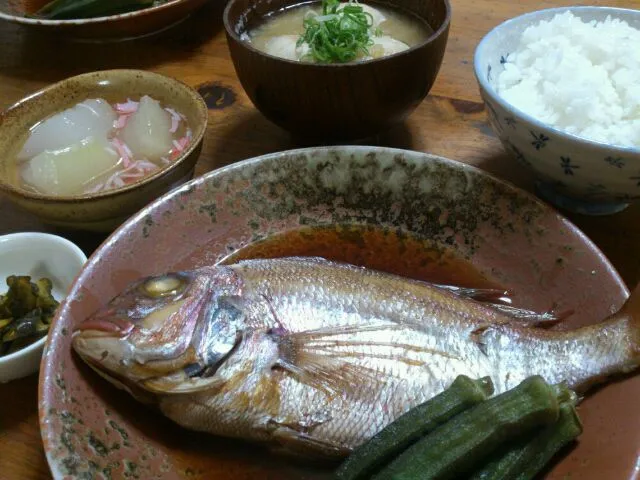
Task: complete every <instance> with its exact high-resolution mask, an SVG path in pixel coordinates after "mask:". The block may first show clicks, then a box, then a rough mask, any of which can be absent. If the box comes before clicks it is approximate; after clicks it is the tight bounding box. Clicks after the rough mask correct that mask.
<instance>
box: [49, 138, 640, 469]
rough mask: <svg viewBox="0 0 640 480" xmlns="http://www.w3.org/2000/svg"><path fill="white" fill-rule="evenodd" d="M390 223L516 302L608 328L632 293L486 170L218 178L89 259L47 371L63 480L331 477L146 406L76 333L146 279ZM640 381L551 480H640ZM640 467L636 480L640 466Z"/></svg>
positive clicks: (292, 166)
mask: <svg viewBox="0 0 640 480" xmlns="http://www.w3.org/2000/svg"><path fill="white" fill-rule="evenodd" d="M332 223H357V224H367V225H379V226H383V227H390V228H394V229H401V230H403V231H408V232H413V233H414V234H416V235H418V236H422V237H426V238H429V239H431V240H432V241H433V242H435V244H436V245H439V246H441V247H442V248H451V249H453V250H454V251H455V252H456V254H457V255H458V256H460V257H463V258H465V259H467V260H469V261H470V262H471V263H472V264H473V265H474V266H475V267H476V268H477V269H479V270H480V271H481V272H482V273H484V274H485V275H486V276H488V277H489V278H490V279H493V280H495V281H497V282H499V283H500V284H503V285H505V286H508V287H509V288H510V289H512V290H513V291H514V292H515V293H516V299H517V304H519V305H521V306H524V307H529V308H535V309H539V310H545V309H548V308H550V307H551V306H552V305H554V304H555V305H556V306H557V307H558V308H561V309H564V308H571V309H574V310H575V311H576V314H575V315H574V316H572V317H571V318H570V319H569V320H568V321H567V322H566V323H565V324H564V325H563V328H572V327H575V326H577V325H582V324H587V323H593V322H596V321H598V320H600V319H602V318H604V317H605V316H607V315H608V314H609V313H611V312H613V311H614V310H616V309H617V308H618V307H620V305H621V304H622V303H623V300H624V299H625V298H626V296H627V290H626V288H625V286H624V285H623V283H622V281H621V280H620V277H619V276H618V275H617V273H616V272H615V271H614V269H613V268H612V267H611V265H610V264H609V263H608V262H607V260H606V259H605V258H604V257H603V256H602V254H601V253H600V252H599V251H598V250H597V249H596V247H595V246H594V245H593V244H592V243H591V242H590V241H589V240H588V239H587V238H585V236H584V235H583V234H582V233H581V232H580V231H578V230H577V229H576V228H575V227H574V226H573V225H571V224H570V223H569V222H567V221H566V220H564V219H563V218H562V217H560V216H558V215H557V214H556V213H555V212H554V211H552V210H550V209H549V208H547V207H546V206H544V205H543V204H542V203H540V202H539V201H537V200H536V199H535V198H533V197H532V196H530V195H528V194H526V193H524V192H521V191H519V190H517V189H515V188H514V187H512V186H510V185H507V184H505V183H502V182H500V181H498V180H496V179H494V178H492V177H490V176H488V175H486V174H484V173H482V172H480V171H479V170H476V169H474V168H471V167H468V166H465V165H462V164H460V163H456V162H452V161H449V160H446V159H442V158H437V157H433V156H429V155H425V154H420V153H416V152H406V151H400V150H389V149H382V148H370V147H335V148H320V149H307V150H297V151H292V152H285V153H278V154H272V155H267V156H264V157H260V158H256V159H253V160H248V161H245V162H241V163H238V164H235V165H232V166H230V167H227V168H224V169H221V170H218V171H215V172H211V173H210V174H208V175H206V176H204V177H201V178H197V179H195V180H193V181H192V182H190V183H188V184H185V185H184V186H182V187H180V188H178V189H177V190H174V191H172V192H171V193H169V194H167V195H166V196H164V197H162V198H160V199H159V200H158V201H156V202H154V203H153V204H151V205H150V206H148V207H147V208H145V209H144V210H142V211H141V212H139V213H138V214H137V215H135V216H134V217H133V218H131V219H130V220H129V221H128V222H127V223H126V224H125V225H123V226H122V227H121V228H120V229H119V230H117V231H116V232H115V233H114V234H113V235H112V236H111V237H110V238H109V239H108V240H107V241H106V242H105V243H104V244H103V245H102V247H101V248H100V249H99V250H98V251H97V252H96V253H95V254H94V255H93V256H92V257H91V258H90V260H89V262H88V263H87V265H86V266H85V268H84V270H83V271H82V273H81V274H80V276H79V278H78V279H77V280H76V282H75V285H74V287H73V289H72V291H71V293H70V295H69V297H68V299H67V301H65V302H64V305H63V306H62V308H61V309H60V313H59V315H58V317H57V319H56V321H55V323H54V325H53V327H52V333H51V335H50V338H49V343H48V345H47V347H46V353H45V355H44V357H43V364H42V369H41V377H40V422H41V427H42V436H43V440H44V446H45V450H46V454H47V458H48V460H49V464H50V466H51V469H52V471H53V474H54V477H55V478H56V479H63V478H91V479H92V478H105V479H112V478H113V479H116V478H141V479H156V478H157V479H160V478H162V479H194V478H196V479H198V478H201V479H256V478H260V479H267V478H273V479H297V478H325V477H326V476H327V472H326V471H323V470H322V468H320V467H317V468H316V467H309V466H307V465H302V464H300V463H296V462H294V461H292V460H290V459H285V458H281V457H277V456H274V455H271V454H269V453H267V452H266V451H265V450H263V449H262V448H261V447H259V446H256V445H250V444H248V443H244V442H240V441H231V440H228V439H220V438H216V437H213V436H208V435H203V434H198V433H193V432H190V431H186V430H183V429H181V428H179V427H178V426H176V425H174V424H172V423H171V422H170V421H168V420H167V419H165V418H163V417H162V416H160V415H159V414H157V413H156V412H154V411H151V410H149V409H147V408H146V407H144V406H142V405H139V404H137V403H136V402H135V401H134V400H133V399H132V398H130V397H129V396H128V395H127V394H125V393H123V392H122V391H119V390H116V389H115V388H112V387H111V386H110V385H108V384H107V383H106V382H105V381H103V380H102V379H100V378H99V377H98V376H97V375H95V374H94V373H93V372H91V371H90V370H89V369H88V368H86V367H85V366H84V365H83V364H82V363H81V362H80V361H79V360H78V358H77V357H76V356H75V355H72V353H71V350H70V340H71V335H70V332H71V331H72V329H73V327H74V326H75V325H77V324H78V323H80V322H81V321H82V320H83V319H84V318H85V317H86V316H88V315H89V314H90V313H91V312H93V311H94V310H95V309H96V308H97V307H99V306H100V305H102V304H104V303H105V302H107V301H108V300H109V299H110V298H111V297H112V296H113V295H115V294H116V293H118V292H119V291H120V290H121V289H122V288H123V287H124V286H125V285H126V284H127V283H128V282H130V281H132V280H134V279H137V278H138V277H140V276H142V275H150V274H157V273H160V272H163V271H166V270H173V269H184V268H193V267H197V266H201V265H205V264H211V263H214V262H216V261H218V260H219V259H221V258H222V257H224V256H226V255H227V254H228V253H229V252H231V251H234V250H236V249H238V248H240V247H242V246H244V245H246V244H248V243H250V242H252V241H255V240H257V239H261V238H264V237H265V236H269V235H271V234H273V233H276V232H281V231H284V230H287V229H295V228H299V227H300V226H302V225H304V226H309V225H326V224H332ZM638 398H640V376H637V377H633V378H630V379H627V380H624V381H621V382H618V383H615V384H611V385H608V386H607V387H606V388H604V389H601V390H600V391H598V392H596V393H594V394H593V395H591V396H590V397H589V398H588V399H587V400H586V401H585V402H584V403H583V404H582V406H581V407H580V414H581V417H582V419H583V421H584V426H585V433H584V435H583V436H582V438H581V441H580V443H579V446H578V447H577V448H575V449H573V450H572V451H570V452H567V454H566V456H565V457H564V459H563V461H562V462H560V463H559V464H557V465H555V466H554V468H553V470H552V471H551V472H550V474H549V478H554V479H565V478H568V477H567V475H569V474H571V478H580V479H583V480H584V479H592V480H595V479H598V480H599V479H602V478H616V479H630V478H634V475H636V474H634V472H635V471H636V470H635V469H636V468H637V467H636V463H637V457H638V445H640V415H638V411H637V401H638V400H637V399H638ZM636 473H637V472H636Z"/></svg>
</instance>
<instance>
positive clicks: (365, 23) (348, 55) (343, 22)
mask: <svg viewBox="0 0 640 480" xmlns="http://www.w3.org/2000/svg"><path fill="white" fill-rule="evenodd" d="M303 25H304V33H303V34H302V35H301V36H300V38H299V39H298V42H297V45H298V46H301V45H302V44H304V43H307V44H308V45H309V49H310V52H309V54H308V56H309V57H310V58H311V59H312V60H314V61H316V62H319V63H344V62H350V61H353V60H355V59H356V58H357V57H358V55H368V54H369V50H368V47H370V46H371V45H373V40H372V39H371V35H372V31H371V30H372V27H373V17H372V16H371V14H370V13H368V12H365V11H364V9H363V8H362V7H361V6H360V5H358V4H357V2H356V1H354V0H350V1H349V2H348V3H346V4H342V7H341V3H340V1H339V0H322V15H309V16H307V18H305V19H304V21H303Z"/></svg>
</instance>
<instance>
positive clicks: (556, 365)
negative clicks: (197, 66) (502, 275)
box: [73, 258, 640, 456]
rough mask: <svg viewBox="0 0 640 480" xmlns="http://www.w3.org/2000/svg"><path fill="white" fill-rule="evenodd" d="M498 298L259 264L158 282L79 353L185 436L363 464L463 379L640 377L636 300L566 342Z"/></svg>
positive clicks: (99, 325)
mask: <svg viewBox="0 0 640 480" xmlns="http://www.w3.org/2000/svg"><path fill="white" fill-rule="evenodd" d="M490 293H491V292H487V291H474V290H465V289H459V290H456V289H452V288H445V287H442V286H435V285H431V284H428V283H425V282H420V281H415V280H409V279H406V278H402V277H398V276H394V275H389V274H385V273H380V272H375V271H371V270H367V269H364V268H360V267H355V266H351V265H345V264H338V263H333V262H329V261H326V260H322V259H318V258H286V259H268V260H247V261H243V262H240V263H237V264H235V265H228V266H213V267H205V268H200V269H197V270H193V271H189V272H179V273H170V274H166V275H163V276H159V277H152V278H146V279H143V280H141V281H139V282H137V283H135V284H133V285H131V286H130V287H129V288H128V289H127V290H125V291H124V292H123V293H122V294H121V295H119V296H118V297H116V298H115V299H113V300H112V301H111V302H110V303H109V304H108V305H107V306H106V307H105V308H104V309H103V310H101V311H99V312H97V313H96V314H95V315H94V316H92V317H91V318H89V319H87V320H86V321H85V322H84V323H82V324H81V325H80V326H79V327H78V328H77V329H76V331H75V333H74V338H73V347H74V348H75V350H76V351H77V352H78V353H79V354H80V356H81V357H82V358H83V359H84V360H85V361H86V362H87V363H88V364H89V365H90V366H91V367H93V368H94V369H95V370H96V371H97V372H98V373H100V374H101V375H102V376H103V377H105V378H106V379H108V380H109V381H111V382H112V383H114V384H115V385H116V386H118V387H120V388H124V389H126V390H128V391H129V392H130V393H131V394H133V395H134V396H135V397H136V398H137V399H139V400H141V401H144V402H149V403H153V404H154V405H157V407H158V408H159V409H160V410H161V411H162V413H164V414H165V415H166V416H168V417H169V418H171V419H172V420H174V421H175V422H177V423H179V424H180V425H183V426H184V427H187V428H190V429H194V430H200V431H206V432H210V433H213V434H217V435H223V436H231V437H239V438H246V439H252V440H258V441H266V442H270V443H271V444H272V445H273V446H274V447H278V448H282V449H284V450H286V451H289V452H296V453H301V454H319V455H322V456H342V455H345V454H347V453H348V452H349V451H350V450H351V449H352V448H353V447H355V446H357V445H358V444H360V443H362V442H363V441H365V440H366V439H367V438H369V437H370V436H372V435H373V434H374V433H376V432H377V431H378V430H380V429H381V428H382V427H384V426H385V425H386V424H387V423H389V422H391V421H392V420H394V419H395V418H397V417H398V416H399V415H401V414H402V413H404V412H406V411H407V410H408V409H410V408H411V407H413V406H415V405H417V404H419V403H422V402H424V401H426V400H427V399H429V398H431V397H433V396H434V395H436V394H437V393H439V392H441V391H442V390H444V389H445V388H446V387H448V386H449V385H450V384H451V383H452V382H453V380H454V379H455V378H456V376H458V375H460V374H465V375H468V376H470V377H474V378H480V377H485V376H489V377H491V379H492V380H493V382H494V385H495V389H496V392H497V393H499V392H503V391H505V390H507V389H510V388H512V387H514V386H516V385H517V384H518V383H520V382H521V381H522V380H524V379H525V378H526V377H529V376H531V375H536V374H539V375H542V376H543V377H544V378H545V379H546V380H547V381H548V382H550V383H559V382H566V383H567V384H568V385H569V387H571V388H572V389H575V390H577V391H578V392H584V391H585V390H586V389H587V388H588V387H590V386H591V385H593V384H595V383H598V382H601V381H603V380H605V379H606V378H607V377H609V376H610V375H612V374H617V373H628V372H630V371H631V370H633V369H635V368H636V367H637V366H638V364H639V363H640V299H639V298H638V297H636V296H632V298H631V299H630V300H629V301H628V302H627V304H626V305H625V307H624V308H623V309H622V310H621V311H620V312H619V313H617V314H615V315H613V316H611V317H610V318H608V319H606V320H604V321H603V322H602V323H600V324H597V325H593V326H589V327H584V328H581V329H578V330H574V331H568V332H561V331H551V330H546V329H542V328H537V327H535V326H533V322H532V321H531V318H530V317H531V315H523V314H522V312H519V311H517V310H515V309H510V308H508V307H504V306H503V307H497V306H494V305H492V304H490V303H484V302H482V301H479V300H477V298H479V297H481V296H482V295H483V294H484V295H485V296H487V295H489V294H490ZM473 297H475V298H476V299H474V298H473ZM534 319H535V317H534ZM540 320H544V317H540Z"/></svg>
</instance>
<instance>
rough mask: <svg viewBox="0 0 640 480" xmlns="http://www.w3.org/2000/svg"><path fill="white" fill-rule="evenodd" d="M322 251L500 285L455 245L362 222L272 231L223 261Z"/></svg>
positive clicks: (390, 268)
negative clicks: (436, 244) (450, 246)
mask: <svg viewBox="0 0 640 480" xmlns="http://www.w3.org/2000/svg"><path fill="white" fill-rule="evenodd" d="M291 256H303V257H323V258H326V259H327V260H334V261H338V262H346V263H350V264H353V265H359V266H363V267H366V268H370V269H373V270H379V271H383V272H388V273H393V274H396V275H401V276H403V277H407V278H414V279H416V280H424V281H428V282H432V283H440V284H447V285H456V286H461V287H468V288H501V287H500V286H499V285H497V284H496V283H494V282H492V281H491V280H489V279H488V278H487V277H485V276H484V275H483V274H482V273H480V272H479V271H478V270H477V269H476V268H475V267H474V266H473V265H472V264H471V263H470V262H469V261H467V260H464V259H462V258H461V257H460V256H459V255H457V254H456V253H455V252H454V251H453V250H451V249H445V248H443V247H440V246H437V247H436V246H434V245H433V244H432V243H431V242H429V241H428V240H424V239H420V238H418V237H416V236H412V235H407V234H399V233H398V232H397V231H395V230H387V229H382V228H374V227H367V226H358V225H355V226H354V225H332V226H326V227H325V226H323V227H306V228H301V229H296V230H291V231H288V232H284V233H279V234H276V235H272V236H270V237H268V238H266V239H265V240H261V241H258V242H255V243H251V244H249V245H247V246H246V247H244V248H241V249H240V250H238V251H236V252H234V253H232V254H231V255H230V256H228V257H226V258H225V259H224V260H223V261H222V262H221V263H224V264H231V263H235V262H238V261H240V260H246V259H250V258H281V257H291Z"/></svg>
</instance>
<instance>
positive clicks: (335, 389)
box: [273, 323, 457, 398]
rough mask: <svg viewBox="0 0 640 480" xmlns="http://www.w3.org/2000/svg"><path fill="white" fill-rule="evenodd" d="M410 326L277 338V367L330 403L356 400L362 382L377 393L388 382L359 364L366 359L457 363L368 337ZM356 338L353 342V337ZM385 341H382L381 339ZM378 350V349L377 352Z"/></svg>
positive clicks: (351, 327)
mask: <svg viewBox="0 0 640 480" xmlns="http://www.w3.org/2000/svg"><path fill="white" fill-rule="evenodd" d="M407 328H411V326H407V325H400V324H389V323H385V324H368V325H347V326H341V327H331V328H320V329H315V330H307V331H303V332H294V333H291V332H284V333H275V332H274V333H273V335H274V339H275V340H276V341H277V342H278V348H279V359H278V361H277V363H276V367H278V368H281V369H283V370H286V371H288V372H289V373H291V374H292V375H294V376H295V377H297V378H298V380H299V381H301V382H302V383H305V384H307V385H310V386H312V387H314V388H317V389H318V390H321V391H323V392H325V393H326V394H327V395H328V396H329V398H333V397H335V396H336V395H338V394H346V395H349V396H352V395H357V394H358V393H359V392H360V391H361V388H362V385H363V384H364V383H368V384H369V385H371V386H372V388H374V387H375V386H380V385H381V384H383V383H385V382H386V381H387V377H385V376H384V375H381V374H380V372H379V371H378V370H376V369H373V368H370V367H367V366H366V365H362V364H358V363H356V361H357V360H358V359H362V358H371V359H380V360H393V361H400V362H404V363H406V364H407V365H410V366H418V367H420V366H424V365H425V362H424V361H423V360H417V359H416V357H417V355H413V357H412V355H411V353H424V352H427V353H429V354H432V355H439V356H443V357H447V358H452V359H455V358H457V357H456V356H455V355H453V354H451V353H449V352H444V351H441V350H437V349H431V348H428V347H424V346H420V345H415V344H409V343H397V342H391V341H389V340H384V339H386V338H388V335H376V336H375V337H373V338H367V336H366V334H367V333H371V332H377V333H380V332H385V333H391V332H393V331H394V330H403V329H407ZM356 335H357V336H358V338H357V339H356V338H354V336H356ZM381 338H382V339H383V340H381ZM375 347H378V348H375Z"/></svg>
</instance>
